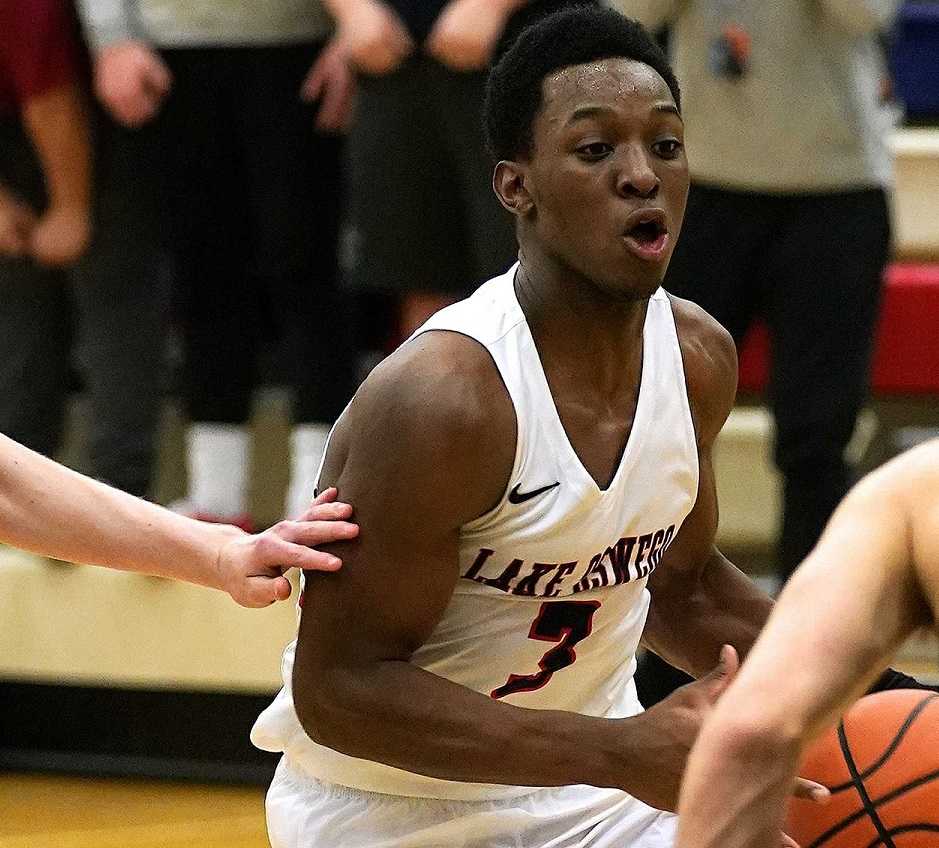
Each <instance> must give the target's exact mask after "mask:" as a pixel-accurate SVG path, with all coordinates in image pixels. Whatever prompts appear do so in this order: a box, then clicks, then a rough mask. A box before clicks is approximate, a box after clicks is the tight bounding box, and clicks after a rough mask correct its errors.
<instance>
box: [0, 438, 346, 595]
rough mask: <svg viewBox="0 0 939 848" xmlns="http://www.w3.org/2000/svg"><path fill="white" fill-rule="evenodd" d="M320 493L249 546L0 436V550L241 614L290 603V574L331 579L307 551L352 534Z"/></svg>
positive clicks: (331, 560) (334, 563)
mask: <svg viewBox="0 0 939 848" xmlns="http://www.w3.org/2000/svg"><path fill="white" fill-rule="evenodd" d="M335 496H336V493H335V491H331V492H329V493H324V495H323V496H321V498H320V499H318V503H316V504H314V505H313V506H311V508H310V510H309V511H307V513H306V514H305V515H304V516H302V520H300V521H284V522H281V523H280V524H278V525H277V526H275V527H273V528H271V529H270V530H268V531H266V532H265V533H260V534H258V535H256V536H249V535H248V534H246V533H243V532H242V531H241V530H238V529H237V528H235V527H228V526H225V525H220V524H206V523H204V522H201V521H194V520H192V519H191V518H186V517H184V516H182V515H176V514H175V513H173V512H170V511H169V510H166V509H163V508H162V507H159V506H156V505H155V504H152V503H148V502H147V501H144V500H141V499H140V498H135V497H133V496H132V495H128V494H127V493H126V492H121V491H119V490H117V489H113V488H111V487H110V486H106V485H104V484H103V483H99V482H98V481H97V480H92V479H90V478H89V477H85V476H84V475H82V474H79V473H77V472H75V471H72V470H70V469H68V468H65V467H64V466H62V465H59V464H58V463H56V462H53V461H52V460H51V459H47V458H46V457H44V456H41V455H40V454H38V453H35V452H33V451H31V450H29V449H28V448H25V447H23V446H22V445H20V444H18V443H17V442H14V441H13V440H12V439H8V438H7V437H6V436H2V435H0V541H3V542H5V543H8V544H11V545H15V546H16V547H19V548H23V549H25V550H29V551H33V552H35V553H39V554H43V555H45V556H51V557H56V558H57V559H62V560H67V561H69V562H84V563H91V564H96V565H104V566H108V567H110V568H117V569H121V570H124V571H140V572H144V573H146V574H154V575H158V576H162V577H173V578H175V579H177V580H185V581H187V582H189V583H197V584H199V585H202V586H209V587H211V588H214V589H222V590H223V591H226V592H228V593H229V594H230V595H231V596H232V597H233V598H234V599H235V600H236V601H237V602H238V603H240V604H242V605H243V606H249V607H261V606H267V605H268V604H270V603H272V602H273V601H275V600H282V599H284V598H287V597H288V596H289V595H290V583H289V581H288V580H287V579H286V578H285V577H284V576H283V572H284V571H285V570H287V569H289V568H293V567H297V568H307V569H310V568H312V569H322V570H327V571H334V570H335V569H336V568H338V567H339V565H340V562H339V560H338V558H337V557H335V556H334V555H331V554H325V553H321V552H319V551H315V550H312V549H311V548H310V547H309V546H310V545H317V544H321V543H324V542H331V541H335V540H337V539H348V538H351V537H352V536H354V535H355V534H356V533H357V530H358V528H357V527H356V525H354V524H348V523H347V522H346V521H344V520H337V519H347V518H349V517H350V516H351V514H352V509H351V507H349V506H348V505H346V504H342V503H334V502H331V501H333V500H334V499H335Z"/></svg>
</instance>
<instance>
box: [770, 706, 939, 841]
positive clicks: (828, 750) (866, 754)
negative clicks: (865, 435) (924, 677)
mask: <svg viewBox="0 0 939 848" xmlns="http://www.w3.org/2000/svg"><path fill="white" fill-rule="evenodd" d="M799 774H800V776H802V777H805V778H809V779H811V780H815V781H818V782H819V783H822V784H824V785H825V786H827V787H828V788H829V789H830V790H831V800H830V801H829V802H828V803H827V804H825V805H819V804H815V803H813V802H811V801H803V800H800V799H793V800H792V801H791V802H790V804H789V814H788V818H787V822H786V832H787V833H788V834H789V835H790V836H791V837H792V838H793V839H795V840H796V842H798V843H799V845H800V846H801V848H881V846H883V847H884V848H937V846H939V695H935V694H933V693H931V692H924V691H918V690H912V689H896V690H892V691H888V692H878V693H877V694H875V695H868V696H867V697H865V698H862V699H861V700H859V701H858V702H857V703H856V704H854V706H852V707H851V709H850V710H848V712H847V713H846V714H845V716H844V718H843V719H842V721H841V723H840V724H839V725H838V727H837V729H835V730H832V731H830V732H829V733H827V734H826V735H825V736H823V737H822V738H821V739H819V740H818V741H817V742H815V743H814V744H813V745H812V746H811V747H810V748H809V750H808V752H807V754H806V756H805V758H804V760H803V764H802V767H801V768H800V770H799Z"/></svg>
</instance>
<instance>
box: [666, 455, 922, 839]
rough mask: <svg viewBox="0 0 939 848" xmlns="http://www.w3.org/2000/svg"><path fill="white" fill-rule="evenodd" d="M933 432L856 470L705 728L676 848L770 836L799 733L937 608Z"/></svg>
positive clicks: (822, 719)
mask: <svg viewBox="0 0 939 848" xmlns="http://www.w3.org/2000/svg"><path fill="white" fill-rule="evenodd" d="M937 493H939V443H932V444H931V445H928V446H925V447H923V448H918V449H916V450H914V451H912V452H910V453H909V454H906V455H905V456H903V457H901V458H899V459H897V460H894V461H893V462H891V463H889V464H888V465H886V466H884V467H883V468H881V469H880V470H878V471H876V472H874V473H873V474H871V475H870V476H869V477H867V478H866V479H865V480H864V481H862V482H861V483H860V484H859V485H858V486H857V487H856V488H855V489H854V490H853V491H852V492H851V494H849V496H848V497H847V498H846V499H845V501H844V502H843V503H842V505H841V506H840V507H839V508H838V510H837V511H836V512H835V515H834V516H833V518H832V520H831V522H830V524H829V526H828V528H827V529H826V531H825V533H824V535H823V536H822V539H821V541H820V542H819V544H818V546H817V547H816V548H815V550H814V551H813V552H812V553H811V554H810V556H809V557H808V559H807V560H806V561H805V563H804V564H803V565H802V566H801V567H800V568H799V570H798V571H797V572H796V573H795V575H794V576H793V578H792V580H791V581H790V582H789V584H788V585H787V586H786V588H785V590H784V591H783V593H782V595H781V596H780V599H779V603H778V604H777V606H776V608H775V610H774V611H773V613H772V616H771V617H770V619H769V622H768V624H767V626H766V629H765V631H764V633H763V634H762V635H761V636H760V638H759V641H758V642H757V644H756V646H755V647H754V649H753V651H752V653H751V656H750V658H749V659H748V660H747V662H746V664H745V665H744V667H743V670H742V672H741V674H740V677H739V679H738V680H737V681H736V682H735V683H734V684H733V685H732V686H731V688H730V689H729V690H728V692H727V695H726V696H725V698H724V700H722V701H721V702H720V703H719V705H718V707H717V709H716V710H715V712H714V715H713V719H712V720H711V721H709V722H708V723H707V724H706V726H705V729H704V730H703V731H702V734H701V738H700V741H699V743H698V744H697V745H696V747H695V751H694V754H693V755H692V758H691V760H690V762H689V769H688V775H687V779H686V783H685V788H684V792H683V796H682V815H683V818H682V825H681V835H680V838H679V846H681V848H705V846H707V848H713V846H718V845H719V846H721V848H757V846H760V848H762V846H764V845H768V844H771V842H770V837H771V835H772V834H774V833H776V832H778V828H779V827H780V825H781V823H782V818H783V814H784V803H785V796H786V794H787V792H788V787H789V786H790V785H791V783H792V778H793V775H794V773H795V769H796V767H797V763H798V760H799V756H800V754H801V750H802V747H803V746H804V744H805V743H806V742H807V741H808V740H809V739H810V738H811V737H812V736H813V735H815V734H816V733H818V732H819V731H820V730H821V729H822V728H823V727H824V726H825V725H826V724H828V723H829V722H831V721H832V720H833V719H834V718H835V716H836V715H837V714H838V713H839V712H840V711H841V710H842V709H843V708H844V707H846V706H847V705H848V704H849V703H850V702H851V701H852V700H853V699H854V698H855V697H857V696H859V695H861V694H862V693H863V692H864V691H865V689H866V687H867V685H869V684H870V683H871V681H872V680H873V679H874V678H875V677H876V675H877V673H878V672H879V671H880V670H881V669H882V668H883V666H884V664H885V663H886V661H887V658H888V657H889V656H890V655H891V654H892V653H893V651H894V650H895V649H896V648H897V647H898V646H899V645H900V644H901V643H902V641H903V640H904V639H905V638H906V637H907V636H908V635H909V634H910V633H911V632H912V631H913V630H914V629H915V628H916V627H917V626H919V625H922V624H923V623H925V622H926V621H930V620H935V617H936V610H937V609H939V566H937V563H939V533H937V530H939V494H937Z"/></svg>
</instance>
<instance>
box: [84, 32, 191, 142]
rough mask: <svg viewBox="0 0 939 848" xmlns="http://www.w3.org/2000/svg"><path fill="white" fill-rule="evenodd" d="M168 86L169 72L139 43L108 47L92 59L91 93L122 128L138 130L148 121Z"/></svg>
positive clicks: (165, 93)
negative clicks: (92, 87)
mask: <svg viewBox="0 0 939 848" xmlns="http://www.w3.org/2000/svg"><path fill="white" fill-rule="evenodd" d="M172 84H173V77H172V75H171V74H170V71H169V68H167V67H166V65H165V64H164V63H163V60H162V59H161V58H160V57H159V55H158V54H157V53H156V51H154V50H153V49H152V48H151V47H150V46H149V45H148V44H145V43H144V42H142V41H121V42H118V43H116V44H111V45H109V46H108V47H105V48H104V49H103V50H101V52H99V53H98V55H97V56H96V58H95V93H96V94H97V95H98V99H99V100H100V101H101V102H102V103H103V104H104V106H105V108H107V110H108V112H110V113H111V116H112V117H113V118H114V120H116V121H117V122H118V123H119V124H123V125H124V126H125V127H131V128H134V127H140V126H142V125H143V124H145V123H147V122H148V121H150V120H152V119H153V118H154V117H155V116H156V114H157V112H159V111H160V106H161V105H162V103H163V100H164V98H165V97H166V95H167V94H169V91H170V87H171V86H172Z"/></svg>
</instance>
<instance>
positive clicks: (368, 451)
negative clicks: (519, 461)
mask: <svg viewBox="0 0 939 848" xmlns="http://www.w3.org/2000/svg"><path fill="white" fill-rule="evenodd" d="M396 359H398V360H401V362H400V363H395V362H392V364H391V365H390V366H389V367H385V366H382V367H381V372H380V373H379V375H378V376H377V377H376V378H375V379H372V378H370V382H367V383H366V384H365V385H364V386H363V388H362V390H360V393H359V395H357V396H356V399H355V400H354V401H353V403H352V405H351V406H350V407H349V409H348V410H347V412H346V413H345V415H344V417H343V421H342V422H341V423H340V425H338V426H337V432H336V436H335V437H334V439H333V440H332V441H331V445H330V448H329V451H328V452H327V456H326V460H325V463H324V467H323V471H322V474H321V477H320V480H319V485H320V487H324V486H336V487H337V489H338V490H339V492H340V495H341V497H342V498H343V499H344V500H345V501H347V502H349V503H351V504H352V505H353V507H354V509H355V520H356V522H357V523H358V524H359V526H360V528H361V530H360V533H359V535H358V537H357V538H356V539H354V540H352V541H350V542H343V543H339V544H337V545H335V546H332V547H333V549H334V550H335V552H336V553H337V554H338V555H339V556H341V558H342V560H343V567H342V568H341V569H340V570H339V571H338V572H336V573H333V574H329V575H324V574H308V575H306V581H307V582H306V591H305V593H304V604H303V613H302V616H301V623H300V635H299V641H298V648H297V661H298V665H299V666H301V667H310V668H314V667H316V664H323V663H333V664H339V665H341V664H343V663H349V662H353V663H358V662H367V661H378V660H384V659H407V658H408V657H409V656H410V654H411V653H413V651H414V650H416V649H417V648H418V647H419V646H420V645H421V644H422V643H423V642H424V640H425V639H426V638H427V636H428V635H429V634H430V632H431V631H432V630H433V628H434V626H435V625H436V623H437V622H438V621H439V619H440V616H441V615H442V614H443V611H444V610H445V608H446V605H447V603H448V602H449V599H450V596H451V594H452V591H453V587H454V585H455V583H456V581H457V579H458V569H459V556H458V553H459V551H458V542H459V531H460V527H461V526H462V525H463V524H464V523H466V522H467V521H470V520H472V519H473V518H476V517H477V516H478V515H480V514H482V513H483V512H484V511H486V509H488V508H489V507H490V506H491V505H492V503H493V502H494V501H495V500H497V499H498V496H499V495H500V494H501V492H502V491H504V488H505V481H506V478H507V476H508V473H509V471H510V469H511V464H512V456H513V453H512V450H513V448H514V439H511V438H508V436H509V435H510V434H509V433H507V432H505V426H510V425H508V421H507V420H505V419H503V418H500V414H499V413H500V412H503V413H504V412H506V411H508V412H509V413H510V414H511V404H510V403H508V401H507V399H505V400H506V403H508V407H507V408H506V403H500V398H499V396H498V386H497V385H495V386H494V385H493V382H492V381H493V380H498V376H497V375H495V376H494V370H493V366H492V365H491V361H490V360H489V359H488V354H486V353H485V352H484V351H482V349H481V348H480V347H479V346H478V345H477V344H476V343H475V342H472V341H470V340H467V339H465V338H452V337H449V336H448V337H443V338H441V337H440V335H439V334H438V336H437V337H434V338H428V339H424V338H423V337H422V338H421V339H418V340H416V341H415V342H411V343H409V345H408V351H405V353H404V355H401V356H396ZM474 369H475V370H474ZM388 372H390V373H388ZM375 384H377V385H375ZM327 548H329V546H327ZM324 576H327V577H330V578H334V579H326V580H324V579H323V577H324Z"/></svg>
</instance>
